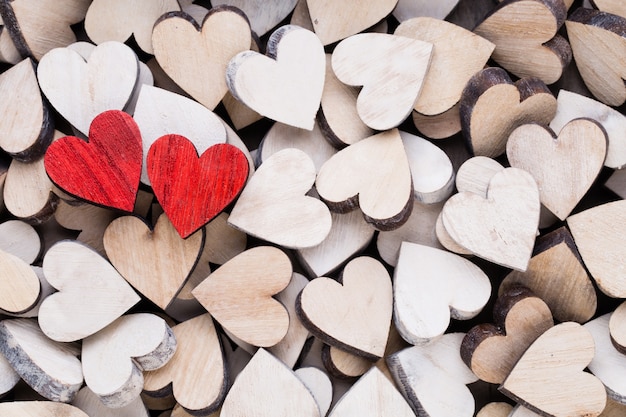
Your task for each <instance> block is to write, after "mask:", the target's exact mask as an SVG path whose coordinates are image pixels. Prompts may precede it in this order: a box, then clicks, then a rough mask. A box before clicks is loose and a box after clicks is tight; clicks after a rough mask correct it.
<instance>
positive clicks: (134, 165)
mask: <svg viewBox="0 0 626 417" xmlns="http://www.w3.org/2000/svg"><path fill="white" fill-rule="evenodd" d="M40 68H41V66H40ZM141 155H142V151H141V133H140V132H139V128H138V127H137V124H136V123H135V122H134V120H133V119H132V117H130V116H129V115H128V114H126V113H124V112H122V111H119V110H110V111H106V112H104V113H101V114H100V115H98V116H97V117H96V118H95V119H94V121H93V123H92V124H91V126H90V128H89V142H86V141H84V140H82V139H80V138H77V137H75V136H66V137H64V138H61V139H58V140H56V141H55V142H54V143H53V144H52V145H50V147H49V148H48V150H47V151H46V156H45V158H44V165H45V167H46V172H47V173H48V176H49V177H50V179H51V180H52V181H53V182H54V183H55V184H56V185H57V186H58V187H59V188H61V189H63V190H64V191H65V192H67V193H69V194H71V195H73V196H76V197H78V198H81V199H84V200H87V201H89V202H93V203H96V204H98V205H102V206H106V207H112V208H117V209H120V210H124V211H132V210H133V207H134V205H135V199H136V195H137V190H138V188H139V176H140V175H141Z"/></svg>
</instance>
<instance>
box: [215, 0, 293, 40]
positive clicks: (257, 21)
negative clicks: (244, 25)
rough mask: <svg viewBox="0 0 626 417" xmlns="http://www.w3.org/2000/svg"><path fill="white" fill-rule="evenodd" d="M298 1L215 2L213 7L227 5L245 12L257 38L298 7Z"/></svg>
mask: <svg viewBox="0 0 626 417" xmlns="http://www.w3.org/2000/svg"><path fill="white" fill-rule="evenodd" d="M296 3H297V0H270V1H268V0H252V1H250V0H213V1H212V2H211V5H212V6H213V7H216V6H221V5H226V6H232V7H236V8H238V9H241V11H243V12H244V13H245V14H246V16H247V18H248V20H249V21H250V27H251V28H252V30H253V31H254V33H255V34H256V35H257V36H263V35H265V34H266V33H267V32H269V31H270V30H271V29H272V28H273V27H274V26H276V25H278V24H279V23H280V22H281V21H282V20H283V19H284V18H285V17H287V15H288V14H289V13H291V11H292V10H293V9H294V7H296Z"/></svg>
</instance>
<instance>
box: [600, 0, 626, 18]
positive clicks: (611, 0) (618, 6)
mask: <svg viewBox="0 0 626 417" xmlns="http://www.w3.org/2000/svg"><path fill="white" fill-rule="evenodd" d="M593 4H594V7H597V8H598V9H599V10H602V11H603V12H607V13H612V14H616V15H618V16H622V17H626V5H625V4H624V3H622V2H621V1H620V0H594V1H593Z"/></svg>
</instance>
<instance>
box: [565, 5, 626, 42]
mask: <svg viewBox="0 0 626 417" xmlns="http://www.w3.org/2000/svg"><path fill="white" fill-rule="evenodd" d="M567 20H568V21H570V22H576V23H582V24H583V25H589V26H595V27H597V28H600V29H604V30H608V31H610V32H613V33H615V34H616V35H619V36H621V37H623V38H626V18H623V17H621V16H617V15H614V14H611V13H606V12H602V11H600V10H594V9H586V8H584V7H579V8H578V9H576V10H575V11H574V13H572V14H571V15H570V16H569V17H568V18H567Z"/></svg>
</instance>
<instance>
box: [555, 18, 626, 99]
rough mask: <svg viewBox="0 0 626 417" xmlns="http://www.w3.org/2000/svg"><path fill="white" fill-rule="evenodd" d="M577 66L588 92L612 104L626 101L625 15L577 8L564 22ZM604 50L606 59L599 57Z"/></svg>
mask: <svg viewBox="0 0 626 417" xmlns="http://www.w3.org/2000/svg"><path fill="white" fill-rule="evenodd" d="M565 27H566V28H567V35H568V37H569V39H570V42H571V44H572V50H573V52H574V60H575V61H576V68H578V71H579V72H580V75H581V76H582V78H583V81H584V82H585V85H586V86H587V88H589V91H591V93H592V94H593V95H594V96H595V97H596V98H597V99H598V100H600V101H601V102H603V103H604V104H607V105H609V106H621V105H622V104H623V103H624V101H626V86H624V80H625V79H626V67H625V66H624V64H623V62H622V61H621V56H622V53H623V51H624V50H625V49H626V36H624V34H625V33H624V31H625V30H626V18H624V17H621V16H616V15H614V14H611V13H605V12H601V11H598V10H593V9H585V8H582V7H580V8H578V9H576V10H575V11H574V13H572V14H571V15H570V16H569V17H568V19H567V21H566V22H565ZM600 52H601V53H602V56H603V59H602V60H598V58H597V57H598V54H599V53H600Z"/></svg>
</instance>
